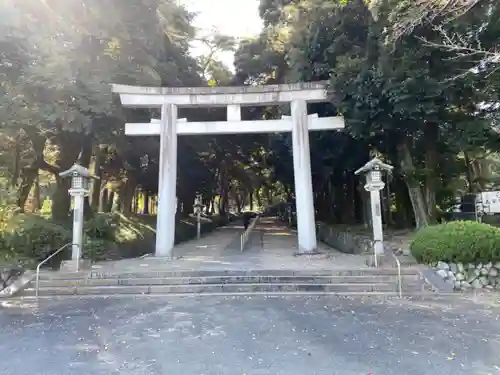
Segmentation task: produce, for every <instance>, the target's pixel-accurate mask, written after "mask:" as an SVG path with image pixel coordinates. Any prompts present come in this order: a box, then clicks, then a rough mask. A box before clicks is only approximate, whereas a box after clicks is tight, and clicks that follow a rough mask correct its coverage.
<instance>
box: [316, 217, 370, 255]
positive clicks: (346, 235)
mask: <svg viewBox="0 0 500 375" xmlns="http://www.w3.org/2000/svg"><path fill="white" fill-rule="evenodd" d="M316 236H317V238H318V239H319V240H320V241H322V242H324V243H326V244H327V245H330V246H331V247H333V248H335V249H337V250H339V251H341V252H343V253H347V254H366V253H371V252H372V249H373V245H372V244H373V241H372V240H371V239H369V238H365V237H363V236H360V235H358V234H356V233H352V232H349V231H347V230H339V229H337V228H335V227H332V226H331V225H329V224H325V223H321V222H319V223H317V224H316Z"/></svg>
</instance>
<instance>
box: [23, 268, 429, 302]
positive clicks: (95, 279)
mask: <svg viewBox="0 0 500 375" xmlns="http://www.w3.org/2000/svg"><path fill="white" fill-rule="evenodd" d="M401 271H402V272H401V273H402V281H403V293H404V294H406V295H424V294H429V292H428V291H426V289H425V288H424V287H423V283H422V281H421V277H420V274H419V272H418V271H417V270H416V269H411V268H403V269H402V270H401ZM39 286H40V289H39V297H43V298H53V297H58V296H64V297H67V296H119V295H129V296H133V295H134V296H148V295H149V296H162V295H171V296H177V295H178V296H186V295H293V294H298V295H308V294H311V295H324V294H328V295H360V296H361V295H378V296H383V295H385V296H395V295H397V292H398V288H397V270H396V269H392V268H379V269H373V268H363V269H335V270H307V269H304V270H251V271H246V270H212V271H211V270H202V271H199V270H197V271H194V270H177V271H173V270H169V271H166V270H151V269H144V270H137V271H134V272H117V271H113V272H110V271H109V270H106V271H104V270H93V271H91V272H79V273H68V272H51V271H43V272H41V274H40V283H39ZM34 296H35V282H33V283H32V285H31V287H30V288H27V289H25V290H24V291H23V292H22V294H21V295H20V297H22V298H32V297H34Z"/></svg>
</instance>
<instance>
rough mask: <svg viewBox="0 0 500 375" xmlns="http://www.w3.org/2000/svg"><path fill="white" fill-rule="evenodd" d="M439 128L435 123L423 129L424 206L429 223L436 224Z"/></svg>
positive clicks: (428, 124) (426, 125)
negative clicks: (424, 165)
mask: <svg viewBox="0 0 500 375" xmlns="http://www.w3.org/2000/svg"><path fill="white" fill-rule="evenodd" d="M438 136H439V128H438V125H437V124H435V123H427V124H425V127H424V140H425V164H426V171H427V172H426V175H425V182H424V187H423V193H424V198H425V205H426V208H427V216H428V218H429V223H435V222H436V216H437V211H436V184H437V182H438V179H437V175H436V171H437V170H438V152H437V142H438Z"/></svg>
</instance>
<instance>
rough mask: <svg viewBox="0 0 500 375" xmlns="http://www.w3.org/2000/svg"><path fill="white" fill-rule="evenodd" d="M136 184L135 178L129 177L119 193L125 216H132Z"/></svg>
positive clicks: (121, 207)
mask: <svg viewBox="0 0 500 375" xmlns="http://www.w3.org/2000/svg"><path fill="white" fill-rule="evenodd" d="M136 186H137V185H136V183H135V181H134V180H133V179H131V178H127V181H126V182H125V183H124V184H123V185H122V187H121V189H120V192H119V193H118V199H119V200H120V202H119V204H120V209H121V212H122V213H123V214H124V215H125V216H130V215H131V214H132V203H133V200H134V195H135V189H136Z"/></svg>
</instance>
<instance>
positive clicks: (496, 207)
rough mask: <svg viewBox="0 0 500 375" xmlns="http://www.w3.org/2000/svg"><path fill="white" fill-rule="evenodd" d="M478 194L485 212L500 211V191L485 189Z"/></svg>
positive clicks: (493, 212) (494, 212)
mask: <svg viewBox="0 0 500 375" xmlns="http://www.w3.org/2000/svg"><path fill="white" fill-rule="evenodd" d="M478 195H479V197H480V199H481V202H482V206H483V208H484V212H485V213H491V214H497V213H500V191H483V192H482V193H480V194H478Z"/></svg>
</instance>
